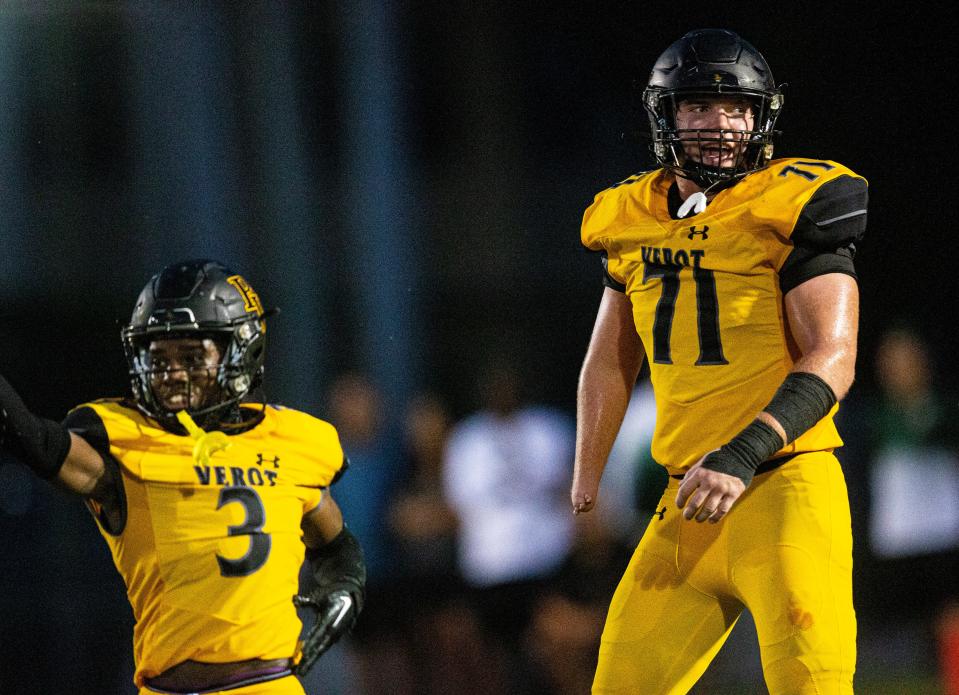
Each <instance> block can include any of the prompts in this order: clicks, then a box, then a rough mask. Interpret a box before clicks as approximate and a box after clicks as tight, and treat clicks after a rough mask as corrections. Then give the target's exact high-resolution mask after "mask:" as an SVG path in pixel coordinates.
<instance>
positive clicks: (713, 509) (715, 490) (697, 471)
mask: <svg viewBox="0 0 959 695" xmlns="http://www.w3.org/2000/svg"><path fill="white" fill-rule="evenodd" d="M710 453H712V452H710ZM706 456H709V454H706ZM706 456H703V457H702V458H701V459H699V461H697V462H696V463H695V464H693V466H692V467H691V468H690V469H689V470H688V471H686V475H684V476H683V482H682V484H681V485H680V486H679V493H678V494H677V495H676V506H677V507H679V508H680V509H682V510H683V518H684V519H686V520H687V521H688V520H690V519H695V520H696V521H698V522H703V521H707V520H708V521H710V522H711V523H714V524H715V523H716V522H718V521H720V520H721V519H722V518H723V517H724V516H726V515H727V514H728V513H729V510H730V509H731V508H732V506H733V503H735V502H736V500H737V499H739V496H740V495H742V494H743V492H744V491H745V490H746V485H745V484H744V483H743V481H742V480H740V479H739V478H737V477H736V476H734V475H728V474H726V473H720V472H719V471H711V470H709V469H708V468H703V461H704V460H705V459H706Z"/></svg>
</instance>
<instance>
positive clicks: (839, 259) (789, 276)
mask: <svg viewBox="0 0 959 695" xmlns="http://www.w3.org/2000/svg"><path fill="white" fill-rule="evenodd" d="M868 202H869V193H868V189H867V187H866V182H865V181H864V180H862V179H857V178H855V177H852V176H840V177H839V178H837V179H834V180H832V181H829V182H828V183H825V184H823V185H822V186H821V187H820V188H819V190H817V191H816V193H815V194H813V197H812V198H810V199H809V202H808V203H806V205H805V207H804V208H803V210H802V212H801V213H800V214H799V219H798V220H796V226H795V228H794V229H793V233H792V242H793V244H794V245H795V248H794V249H793V251H792V253H790V254H789V257H788V258H787V259H786V262H785V263H784V264H783V266H782V268H780V270H779V284H780V288H781V289H782V292H783V294H787V293H788V292H789V291H790V290H792V289H794V288H796V287H798V286H799V285H801V284H802V283H804V282H806V280H810V279H812V278H814V277H816V276H818V275H825V274H826V273H844V274H846V275H851V276H852V277H856V269H855V266H854V264H853V259H854V257H855V255H856V246H855V244H856V242H857V241H859V240H860V239H861V238H862V236H863V234H864V233H865V231H866V209H867V206H868Z"/></svg>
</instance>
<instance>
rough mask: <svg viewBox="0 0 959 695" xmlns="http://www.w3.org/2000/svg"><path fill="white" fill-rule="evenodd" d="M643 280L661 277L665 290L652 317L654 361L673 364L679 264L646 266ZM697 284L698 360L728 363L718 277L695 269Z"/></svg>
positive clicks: (711, 362)
mask: <svg viewBox="0 0 959 695" xmlns="http://www.w3.org/2000/svg"><path fill="white" fill-rule="evenodd" d="M643 268H644V269H643V282H644V283H645V282H646V281H648V280H649V279H650V278H662V285H663V293H662V295H661V296H660V297H659V301H658V302H657V303H656V315H655V317H654V318H653V362H656V363H657V364H672V363H673V358H672V354H671V351H670V337H671V336H672V332H673V316H674V314H675V313H676V298H677V297H678V296H679V281H680V280H679V279H680V270H681V268H680V267H679V266H669V265H653V264H651V263H646V264H645V265H644V266H643ZM692 271H693V281H694V282H695V283H696V327H697V329H698V333H699V359H697V360H696V364H697V365H713V364H729V362H728V361H726V358H725V357H724V356H723V344H722V342H721V341H720V338H719V300H718V299H717V298H716V278H714V277H713V271H711V270H705V269H704V268H695V267H694V268H693V269H692Z"/></svg>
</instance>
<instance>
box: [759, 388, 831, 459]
mask: <svg viewBox="0 0 959 695" xmlns="http://www.w3.org/2000/svg"><path fill="white" fill-rule="evenodd" d="M834 405H836V394H835V393H834V392H833V390H832V388H831V387H830V386H829V384H827V383H826V382H825V381H823V380H822V379H821V378H820V377H818V376H816V375H815V374H812V373H810V372H791V373H790V374H789V375H788V376H787V377H786V379H785V380H784V381H783V383H782V386H780V387H779V390H778V391H776V395H775V396H773V399H772V400H771V401H770V402H769V405H767V406H766V409H765V411H764V412H767V413H769V414H770V415H772V416H773V417H774V418H776V420H777V422H779V424H780V425H782V427H783V430H784V431H785V432H786V443H787V444H788V443H790V442H792V441H794V440H795V439H796V438H797V437H798V436H799V435H801V434H803V433H804V432H806V431H807V430H809V429H810V428H811V427H812V426H813V425H815V424H816V423H817V422H819V421H820V420H822V419H823V418H824V417H825V416H826V414H827V413H828V412H829V411H830V410H832V407H833V406H834Z"/></svg>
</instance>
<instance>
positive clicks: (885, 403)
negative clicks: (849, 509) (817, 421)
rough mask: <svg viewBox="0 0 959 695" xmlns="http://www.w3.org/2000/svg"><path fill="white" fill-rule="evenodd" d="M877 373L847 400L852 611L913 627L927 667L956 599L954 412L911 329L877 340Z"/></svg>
mask: <svg viewBox="0 0 959 695" xmlns="http://www.w3.org/2000/svg"><path fill="white" fill-rule="evenodd" d="M874 368H875V378H876V387H877V389H876V391H875V393H872V394H868V393H867V394H865V395H864V396H861V397H858V398H856V399H854V400H852V401H851V402H850V403H849V405H848V409H847V412H846V413H845V415H844V417H845V418H846V420H847V421H848V422H850V425H851V426H848V427H846V428H844V429H843V431H844V432H845V433H847V434H846V439H847V444H846V446H845V447H844V448H843V449H842V450H841V451H840V454H841V455H842V456H843V462H844V464H845V465H846V467H847V469H848V470H849V474H850V475H849V477H850V493H851V494H850V497H851V500H852V503H853V505H854V512H856V513H854V514H853V518H854V519H856V518H857V517H858V518H859V519H866V520H867V521H866V524H867V525H866V527H865V528H859V529H857V530H858V533H857V538H859V539H860V540H859V543H858V548H857V557H856V562H857V563H858V566H859V568H860V574H859V575H858V577H857V584H856V587H855V591H856V598H857V604H858V606H859V613H860V615H861V616H862V617H863V619H864V621H867V622H868V621H869V619H870V617H872V619H873V620H876V621H879V622H881V623H883V624H887V625H896V626H897V627H896V630H897V631H899V632H903V631H904V630H905V629H907V628H903V627H902V626H904V625H905V626H909V625H916V624H917V622H918V623H919V625H917V626H916V628H915V629H916V630H918V631H919V633H920V634H918V635H916V637H917V638H918V640H919V641H921V643H922V646H921V647H919V648H917V652H918V653H917V656H916V657H915V658H916V659H920V660H922V659H928V660H930V661H931V660H933V659H934V655H935V653H936V649H935V647H934V643H933V639H934V635H935V626H936V624H937V622H939V617H938V616H939V614H941V613H943V612H944V610H945V607H946V606H947V605H948V604H949V603H950V602H954V601H956V600H957V598H959V580H957V577H959V407H957V399H956V397H955V396H954V395H950V394H945V393H941V392H939V391H938V390H937V388H936V385H935V374H936V366H935V365H934V364H933V359H932V355H931V354H930V347H929V345H928V344H927V343H926V342H925V341H924V340H923V338H922V336H921V335H920V334H919V333H918V332H916V331H915V330H913V329H911V328H908V327H895V328H891V329H889V330H887V331H886V332H885V333H884V334H883V335H882V336H881V338H880V340H879V343H878V347H877V350H876V354H875V361H874ZM840 412H842V411H840ZM856 507H858V508H859V509H858V511H857V510H856ZM859 523H860V524H861V523H862V522H859ZM911 641H912V642H913V643H915V642H916V639H912V640H911ZM885 649H886V650H887V651H888V652H891V653H890V654H889V655H888V658H890V659H891V660H892V661H896V660H897V659H896V657H895V656H893V655H892V654H894V651H893V650H890V649H889V647H888V646H886V647H885ZM907 658H909V657H907ZM891 665H892V664H891ZM899 667H901V664H900V665H899Z"/></svg>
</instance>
